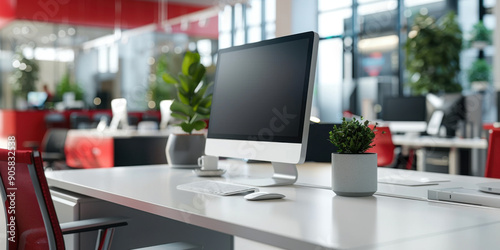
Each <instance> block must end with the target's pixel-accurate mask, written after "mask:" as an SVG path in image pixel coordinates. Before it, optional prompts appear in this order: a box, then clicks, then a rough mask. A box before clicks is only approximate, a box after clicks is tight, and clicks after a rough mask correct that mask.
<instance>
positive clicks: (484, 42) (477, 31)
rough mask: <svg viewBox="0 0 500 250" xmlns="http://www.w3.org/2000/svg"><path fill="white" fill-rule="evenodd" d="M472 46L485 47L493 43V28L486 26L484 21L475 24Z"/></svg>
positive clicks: (471, 40)
mask: <svg viewBox="0 0 500 250" xmlns="http://www.w3.org/2000/svg"><path fill="white" fill-rule="evenodd" d="M470 36H471V39H470V41H469V42H470V47H472V48H478V49H484V48H485V47H486V46H488V45H490V44H491V30H489V29H488V28H486V26H485V25H484V23H483V22H482V21H479V22H478V23H476V24H474V26H473V27H472V31H471V33H470Z"/></svg>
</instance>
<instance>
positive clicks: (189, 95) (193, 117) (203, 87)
mask: <svg viewBox="0 0 500 250" xmlns="http://www.w3.org/2000/svg"><path fill="white" fill-rule="evenodd" d="M205 72H206V69H205V66H203V64H201V63H200V54H198V53H195V52H190V51H188V52H186V55H185V56H184V60H183V61H182V70H181V72H179V74H178V75H177V78H176V77H174V76H172V75H171V74H169V73H167V72H165V73H163V75H162V78H163V81H165V82H166V83H168V84H174V86H175V87H176V89H177V97H176V99H175V100H174V102H173V103H172V105H171V106H170V110H172V116H173V117H175V118H178V119H180V120H181V121H182V123H181V124H180V126H181V128H182V130H184V131H185V132H186V133H189V134H191V133H192V132H193V130H201V129H203V128H205V127H206V123H205V122H204V121H203V120H204V119H208V117H209V116H210V107H211V105H212V94H207V93H206V92H207V89H208V88H209V87H210V86H211V85H212V83H210V84H207V83H203V81H202V80H203V78H204V76H205Z"/></svg>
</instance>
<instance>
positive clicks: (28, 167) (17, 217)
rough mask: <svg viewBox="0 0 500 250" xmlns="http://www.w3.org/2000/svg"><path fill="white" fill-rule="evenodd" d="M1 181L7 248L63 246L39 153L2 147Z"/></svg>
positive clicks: (56, 247) (58, 249)
mask: <svg viewBox="0 0 500 250" xmlns="http://www.w3.org/2000/svg"><path fill="white" fill-rule="evenodd" d="M0 180H1V185H0V193H1V194H2V195H1V196H2V199H3V204H4V205H5V209H6V210H5V211H4V213H5V215H6V217H5V218H6V219H7V223H6V224H7V231H8V232H7V237H8V246H7V247H8V248H7V249H9V250H13V249H34V250H37V249H56V250H60V249H64V239H63V236H62V232H61V228H60V226H59V221H58V220H57V216H56V213H55V209H54V204H53V203H52V198H51V196H50V192H49V187H48V185H47V180H46V179H45V175H44V172H43V167H42V159H41V157H40V154H39V153H38V152H31V151H22V150H16V151H14V150H7V149H0ZM0 248H1V246H0Z"/></svg>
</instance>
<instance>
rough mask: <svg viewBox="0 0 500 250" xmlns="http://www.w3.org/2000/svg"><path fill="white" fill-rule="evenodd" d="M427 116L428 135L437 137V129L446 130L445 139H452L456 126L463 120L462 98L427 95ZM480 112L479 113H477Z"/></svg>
mask: <svg viewBox="0 0 500 250" xmlns="http://www.w3.org/2000/svg"><path fill="white" fill-rule="evenodd" d="M426 106H427V114H428V120H429V126H432V127H431V128H428V129H427V132H428V134H430V135H439V127H441V126H442V127H444V128H445V129H446V136H447V137H454V136H455V133H456V130H457V129H458V124H459V122H460V121H463V120H464V119H465V106H464V96H463V95H462V94H460V93H455V94H444V95H439V96H438V95H434V94H427V105H426ZM479 112H480V111H479Z"/></svg>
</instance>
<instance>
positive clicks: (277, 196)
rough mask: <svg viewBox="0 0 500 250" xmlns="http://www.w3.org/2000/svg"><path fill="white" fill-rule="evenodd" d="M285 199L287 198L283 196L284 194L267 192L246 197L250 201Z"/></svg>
mask: <svg viewBox="0 0 500 250" xmlns="http://www.w3.org/2000/svg"><path fill="white" fill-rule="evenodd" d="M284 197H285V195H283V194H278V193H267V192H254V193H251V194H247V195H245V199H247V200H249V201H260V200H270V199H281V198H284Z"/></svg>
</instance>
